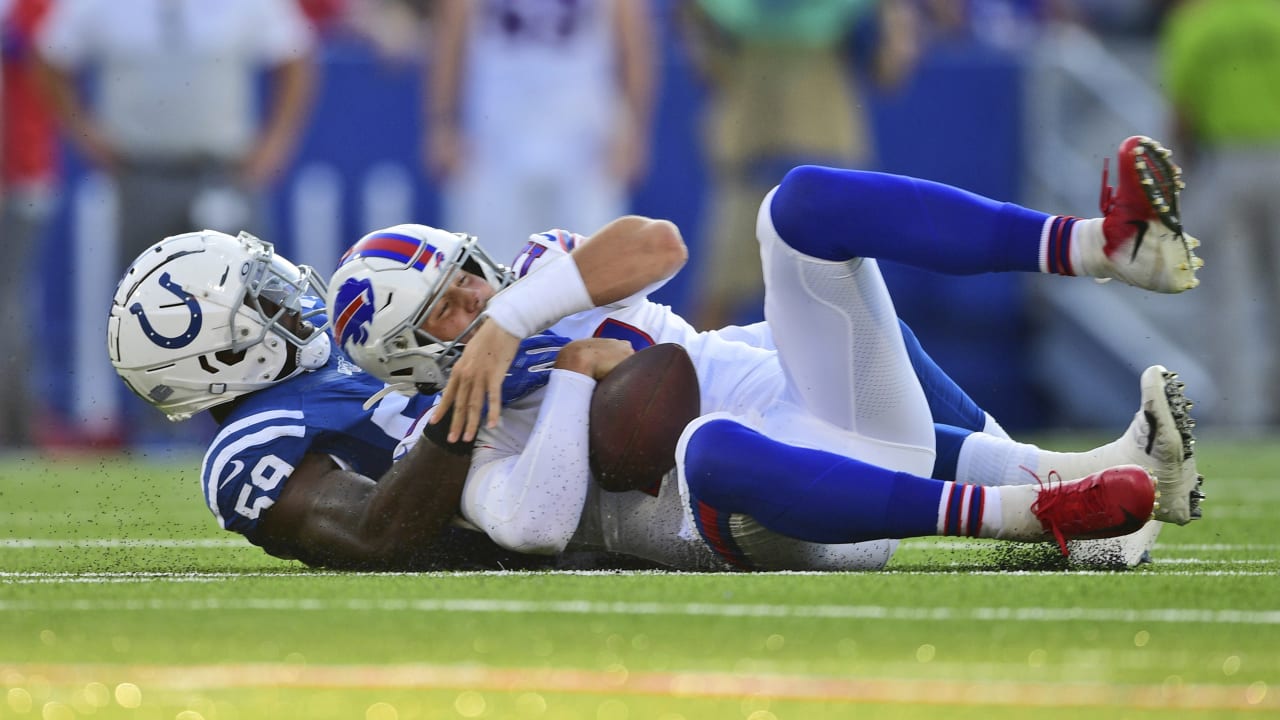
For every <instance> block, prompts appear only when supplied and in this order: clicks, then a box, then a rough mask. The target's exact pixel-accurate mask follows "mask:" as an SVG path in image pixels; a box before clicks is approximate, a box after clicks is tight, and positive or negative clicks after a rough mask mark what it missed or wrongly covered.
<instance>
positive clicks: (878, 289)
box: [756, 194, 934, 475]
mask: <svg viewBox="0 0 1280 720" xmlns="http://www.w3.org/2000/svg"><path fill="white" fill-rule="evenodd" d="M772 197H773V195H772V194H771V195H770V196H769V197H767V198H766V199H765V201H764V203H763V204H762V205H761V208H760V212H759V215H758V219H757V226H756V236H757V238H758V239H759V241H760V258H761V263H762V268H763V271H764V279H765V307H764V311H765V319H766V320H767V321H768V323H769V328H770V330H771V331H772V333H773V340H774V343H775V345H776V347H777V349H778V355H779V358H780V360H781V365H782V370H783V373H784V375H785V377H786V381H787V396H786V397H785V398H784V399H785V400H786V403H785V404H786V405H787V406H788V407H796V408H799V409H801V410H803V411H804V413H806V414H808V415H809V416H810V417H811V418H816V419H817V420H818V421H819V422H820V423H821V424H824V425H825V426H827V427H829V428H832V429H839V430H841V431H843V432H844V433H845V434H846V435H847V436H848V437H849V438H850V439H861V440H864V441H865V443H863V444H864V445H865V446H866V447H862V446H857V445H856V444H855V445H854V446H851V448H852V451H851V452H850V453H849V454H852V455H856V456H857V457H861V458H864V459H868V460H871V461H872V462H876V463H878V464H880V465H883V466H885V467H892V468H895V469H899V470H907V471H910V472H913V473H915V474H918V475H928V473H929V472H930V470H931V469H932V467H933V442H934V440H933V420H932V417H931V416H930V413H929V405H928V402H927V400H926V399H925V395H924V391H923V389H922V388H921V386H920V381H919V380H918V379H917V377H916V374H915V372H914V370H913V369H912V366H911V360H910V358H909V356H908V354H907V349H906V346H905V343H904V341H903V337H902V332H901V327H900V325H899V323H898V318H897V315H896V313H895V312H894V308H893V301H892V300H891V299H890V297H889V291H888V288H886V287H885V284H884V279H883V278H882V277H881V275H880V269H879V267H878V266H877V265H876V263H875V261H874V260H870V259H866V260H864V259H861V258H853V259H845V260H826V259H819V258H815V257H813V256H811V255H808V254H806V253H804V252H801V251H800V250H797V249H796V248H794V247H791V245H789V244H788V243H787V242H786V241H785V240H783V239H782V238H781V237H779V235H778V233H777V232H776V231H775V229H774V227H773V224H772V222H771V220H770V207H771V202H770V199H771V198H772ZM772 413H773V410H772V409H771V410H770V411H769V412H767V413H766V415H770V414H772ZM766 432H769V433H770V434H772V435H775V436H776V437H784V436H785V435H779V434H777V433H778V432H782V433H784V434H785V433H787V432H789V429H788V428H786V427H785V426H784V427H781V428H774V427H768V428H766ZM841 444H842V445H843V444H845V443H843V442H841ZM842 451H843V450H842Z"/></svg>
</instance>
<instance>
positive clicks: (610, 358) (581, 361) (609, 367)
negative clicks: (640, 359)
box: [556, 338, 636, 380]
mask: <svg viewBox="0 0 1280 720" xmlns="http://www.w3.org/2000/svg"><path fill="white" fill-rule="evenodd" d="M635 352H636V351H635V349H634V348H632V347H631V343H629V342H627V341H625V340H614V339H612V338H588V339H585V340H574V341H573V342H571V343H569V344H568V345H565V346H564V349H563V350H561V351H560V355H559V357H557V358H556V367H557V368H558V369H561V370H572V371H573V372H576V373H580V374H582V375H586V376H587V377H590V378H592V379H594V380H602V379H603V378H604V376H605V375H608V374H609V373H611V372H613V369H614V368H615V367H617V366H618V363H620V362H622V361H623V360H626V359H627V358H629V357H631V356H632V355H634V354H635Z"/></svg>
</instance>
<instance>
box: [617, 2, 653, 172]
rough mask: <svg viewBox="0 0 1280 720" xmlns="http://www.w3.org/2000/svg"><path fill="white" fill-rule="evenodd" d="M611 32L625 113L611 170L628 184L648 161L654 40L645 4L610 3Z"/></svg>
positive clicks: (619, 124)
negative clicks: (616, 52)
mask: <svg viewBox="0 0 1280 720" xmlns="http://www.w3.org/2000/svg"><path fill="white" fill-rule="evenodd" d="M613 7H614V11H615V12H614V18H613V30H614V37H615V38H617V46H618V77H619V81H620V83H621V85H622V98H623V102H624V109H625V111H626V114H625V115H624V116H623V117H622V118H621V119H620V121H619V123H618V128H617V133H618V138H617V140H616V142H615V147H614V149H613V153H614V156H613V158H612V162H613V168H612V169H613V171H614V173H616V175H617V177H619V178H621V179H622V180H623V181H625V182H627V183H628V184H633V183H636V182H638V181H639V180H640V178H641V177H643V175H644V173H645V170H646V166H647V164H648V160H649V134H650V125H651V123H652V120H651V119H652V117H653V96H654V85H655V82H654V75H655V73H654V64H655V63H654V39H653V27H652V26H653V22H652V18H651V17H650V13H651V9H650V7H649V4H648V3H638V2H619V3H614V6H613Z"/></svg>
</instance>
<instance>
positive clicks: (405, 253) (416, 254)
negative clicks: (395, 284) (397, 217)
mask: <svg viewBox="0 0 1280 720" xmlns="http://www.w3.org/2000/svg"><path fill="white" fill-rule="evenodd" d="M362 257H378V258H385V259H387V260H394V261H395V262H400V263H404V264H405V265H407V266H411V267H413V268H414V269H416V270H425V269H426V268H427V263H428V262H431V260H432V259H433V258H434V260H435V265H436V266H439V265H440V264H441V263H442V262H444V254H443V253H441V252H440V251H439V250H437V249H436V247H435V246H434V245H432V244H431V243H428V242H426V241H425V240H422V239H421V238H416V237H413V236H412V235H402V234H400V233H389V232H388V233H376V234H373V235H368V236H366V237H363V238H361V239H360V241H359V242H357V243H356V244H355V245H352V246H351V248H350V249H348V250H347V252H346V253H344V254H343V255H342V259H340V260H338V267H342V266H343V265H345V264H347V263H348V262H350V261H352V260H355V259H356V258H362Z"/></svg>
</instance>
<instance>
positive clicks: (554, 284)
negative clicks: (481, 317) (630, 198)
mask: <svg viewBox="0 0 1280 720" xmlns="http://www.w3.org/2000/svg"><path fill="white" fill-rule="evenodd" d="M593 307H595V303H593V302H591V293H589V292H587V285H586V283H585V282H583V280H582V274H581V273H579V272H578V263H577V262H576V261H575V260H574V259H573V256H571V255H561V256H560V257H558V258H556V259H554V260H552V261H551V262H549V263H547V264H546V265H544V266H543V267H542V268H541V269H539V270H536V271H534V272H531V273H529V274H528V275H526V276H524V277H523V278H521V279H520V280H519V281H517V282H516V283H514V284H513V285H511V286H509V287H507V288H506V289H505V290H503V291H502V292H500V293H498V294H497V295H494V296H493V299H491V300H489V304H488V306H487V307H486V308H485V311H484V314H485V315H486V316H487V317H489V318H490V319H492V320H493V321H494V322H496V323H498V325H499V326H501V327H502V329H503V330H506V331H507V332H509V333H511V334H512V335H514V336H516V337H518V338H527V337H529V336H531V335H536V334H538V333H540V332H542V331H543V330H546V329H547V328H549V327H551V326H552V325H554V324H556V323H557V322H559V321H560V320H561V319H562V318H566V317H568V316H570V315H573V314H574V313H580V312H583V311H585V310H590V309H591V308H593Z"/></svg>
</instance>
